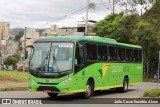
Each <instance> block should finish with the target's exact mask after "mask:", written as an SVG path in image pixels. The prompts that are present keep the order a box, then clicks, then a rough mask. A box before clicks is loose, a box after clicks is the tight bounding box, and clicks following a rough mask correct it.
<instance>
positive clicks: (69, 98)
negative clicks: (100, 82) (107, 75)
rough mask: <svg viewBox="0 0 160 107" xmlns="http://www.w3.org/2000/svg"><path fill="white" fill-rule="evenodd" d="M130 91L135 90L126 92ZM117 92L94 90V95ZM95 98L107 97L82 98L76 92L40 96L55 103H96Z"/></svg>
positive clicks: (48, 101) (114, 92) (46, 101)
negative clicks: (54, 95) (51, 96)
mask: <svg viewBox="0 0 160 107" xmlns="http://www.w3.org/2000/svg"><path fill="white" fill-rule="evenodd" d="M130 91H136V89H129V90H128V92H130ZM117 93H119V92H117V91H115V90H103V91H95V93H94V97H98V96H105V95H112V94H117ZM122 94H123V93H122ZM97 99H101V100H107V98H90V99H83V98H82V97H80V95H77V94H66V95H59V96H57V97H56V98H50V97H46V98H42V99H41V100H43V101H45V103H56V104H96V103H97ZM101 103H102V102H101Z"/></svg>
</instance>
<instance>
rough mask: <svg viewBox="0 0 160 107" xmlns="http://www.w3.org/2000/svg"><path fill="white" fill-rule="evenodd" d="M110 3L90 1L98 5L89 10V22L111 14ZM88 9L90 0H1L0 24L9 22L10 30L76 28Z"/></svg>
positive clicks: (106, 1) (100, 0)
mask: <svg viewBox="0 0 160 107" xmlns="http://www.w3.org/2000/svg"><path fill="white" fill-rule="evenodd" d="M109 1H110V0H89V2H91V3H95V4H97V5H96V8H95V9H89V18H88V19H89V20H95V21H99V20H102V19H103V18H104V17H105V16H106V15H108V14H110V13H111V12H112V3H110V2H109ZM86 6H87V0H0V22H1V21H5V22H10V26H11V28H24V27H31V28H47V27H50V26H51V25H53V24H56V25H58V26H59V27H62V26H72V27H73V26H76V25H77V21H84V20H85V17H86ZM107 7H108V8H107ZM118 11H120V9H119V7H116V12H118Z"/></svg>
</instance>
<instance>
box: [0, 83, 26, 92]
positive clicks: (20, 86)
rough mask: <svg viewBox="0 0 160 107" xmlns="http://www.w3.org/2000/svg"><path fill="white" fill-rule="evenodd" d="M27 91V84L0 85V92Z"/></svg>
mask: <svg viewBox="0 0 160 107" xmlns="http://www.w3.org/2000/svg"><path fill="white" fill-rule="evenodd" d="M20 90H28V83H8V82H7V83H0V91H20Z"/></svg>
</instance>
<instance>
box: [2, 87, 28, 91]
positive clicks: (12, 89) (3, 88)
mask: <svg viewBox="0 0 160 107" xmlns="http://www.w3.org/2000/svg"><path fill="white" fill-rule="evenodd" d="M24 90H28V87H0V91H24Z"/></svg>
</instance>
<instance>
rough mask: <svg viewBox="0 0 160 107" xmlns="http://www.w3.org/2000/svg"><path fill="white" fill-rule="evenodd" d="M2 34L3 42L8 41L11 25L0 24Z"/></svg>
mask: <svg viewBox="0 0 160 107" xmlns="http://www.w3.org/2000/svg"><path fill="white" fill-rule="evenodd" d="M0 34H1V39H2V40H8V39H9V36H10V23H9V22H0Z"/></svg>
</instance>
